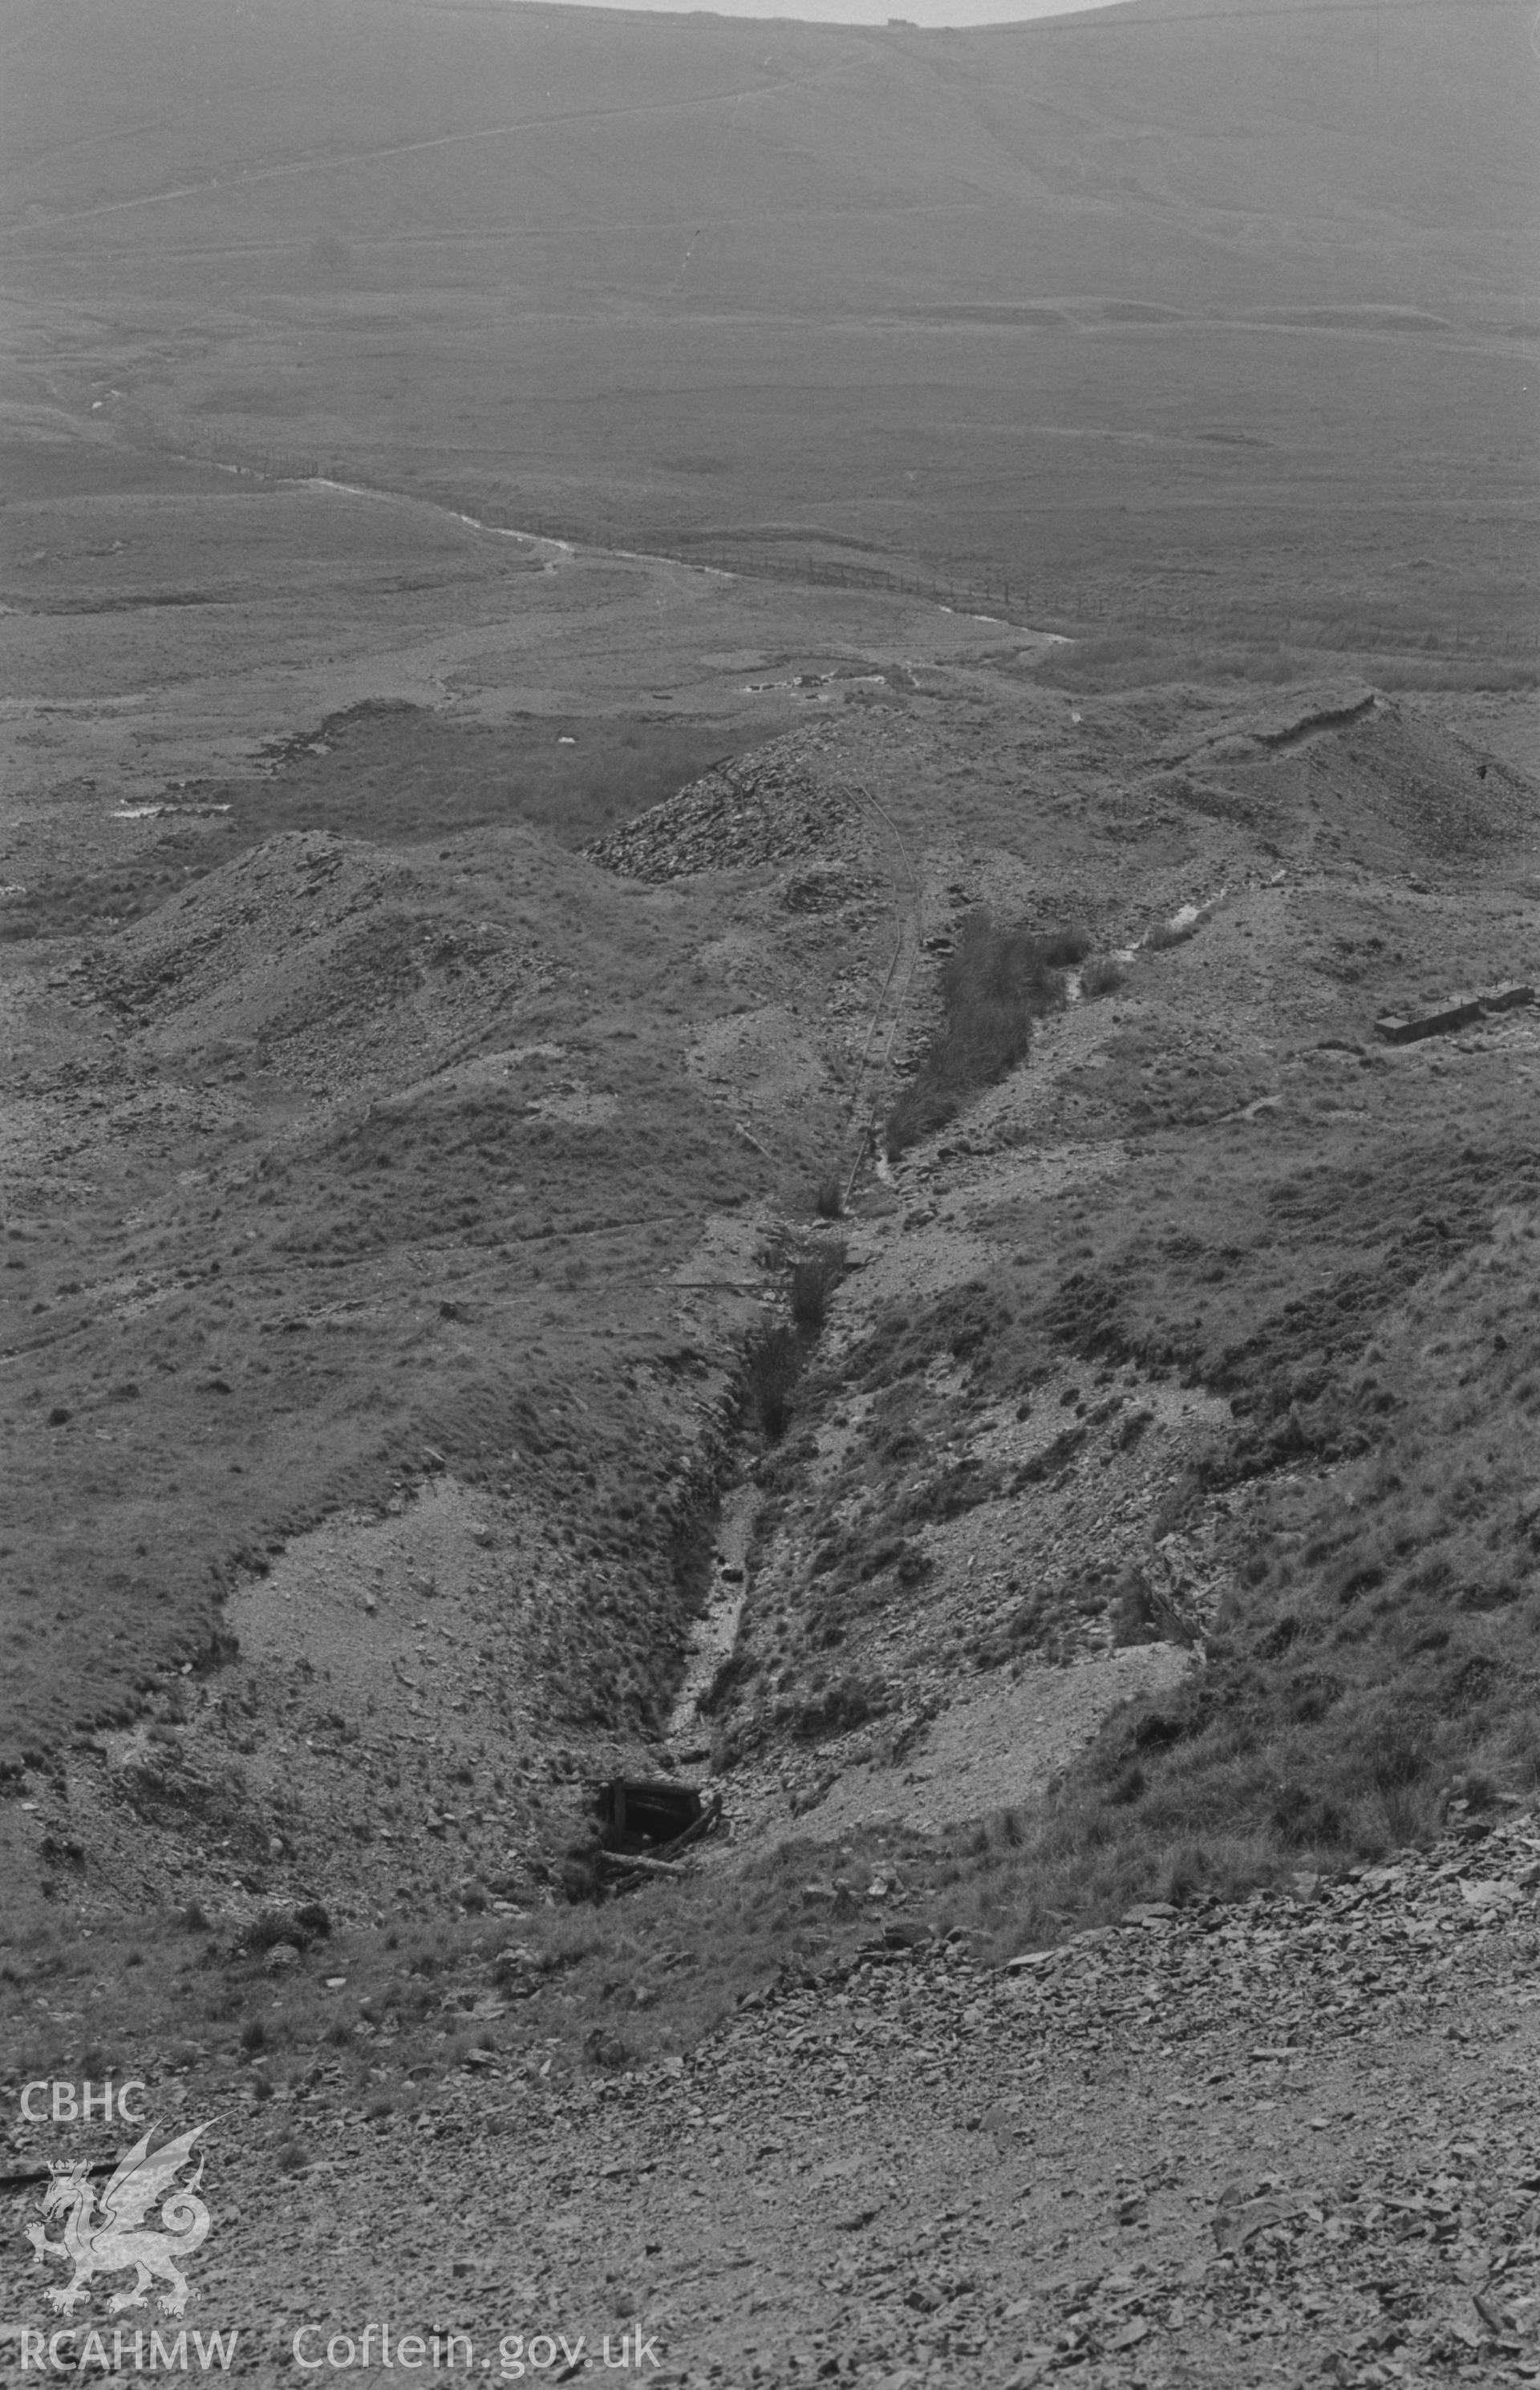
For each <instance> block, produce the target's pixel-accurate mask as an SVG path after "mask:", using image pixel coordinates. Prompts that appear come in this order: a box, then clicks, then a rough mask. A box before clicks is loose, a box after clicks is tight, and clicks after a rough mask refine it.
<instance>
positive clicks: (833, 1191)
mask: <svg viewBox="0 0 1540 2390" xmlns="http://www.w3.org/2000/svg"><path fill="white" fill-rule="evenodd" d="M813 1208H814V1210H815V1212H816V1214H818V1217H819V1219H820V1220H837V1219H838V1218H839V1217H840V1215H841V1213H842V1212H843V1210H844V1208H845V1191H844V1189H843V1188H842V1187H841V1184H840V1181H839V1180H838V1178H820V1179H819V1181H818V1184H817V1186H816V1187H815V1189H814V1190H813Z"/></svg>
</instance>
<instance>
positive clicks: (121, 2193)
mask: <svg viewBox="0 0 1540 2390" xmlns="http://www.w3.org/2000/svg"><path fill="white" fill-rule="evenodd" d="M207 2131H208V2127H207V2125H195V2126H194V2127H193V2129H192V2131H191V2132H190V2133H181V2134H178V2136H177V2138H176V2139H175V2140H173V2141H165V2142H162V2144H161V2146H160V2148H159V2149H158V2150H155V2151H154V2152H152V2151H151V2149H150V2146H149V2145H150V2141H151V2139H152V2138H153V2133H154V2127H151V2129H150V2131H149V2132H148V2133H146V2135H145V2137H144V2139H142V2140H139V2141H135V2145H134V2147H133V2148H132V2149H131V2150H130V2151H129V2152H128V2153H127V2155H126V2156H125V2157H122V2158H121V2159H120V2160H119V2162H118V2165H117V2169H116V2171H115V2172H114V2174H113V2175H112V2176H111V2178H110V2179H109V2182H108V2184H107V2186H106V2189H105V2190H104V2191H103V2192H102V2194H101V2214H100V2215H99V2216H97V2217H93V2216H92V2213H91V2211H92V2209H93V2208H94V2207H95V2206H96V2191H94V2190H93V2188H92V2185H91V2179H90V2168H89V2166H88V2165H87V2163H86V2162H85V2161H84V2160H82V2161H81V2162H80V2163H79V2164H78V2165H56V2166H52V2167H50V2169H49V2172H50V2175H51V2177H52V2179H51V2180H50V2182H49V2184H48V2187H47V2189H46V2191H45V2192H44V2194H43V2197H42V2199H41V2201H40V2202H39V2205H40V2206H41V2207H42V2210H43V2213H44V2215H45V2216H57V2215H58V2214H59V2213H60V2211H61V2210H62V2211H63V2215H64V2228H63V2234H62V2237H61V2238H60V2239H59V2240H58V2241H50V2240H49V2238H48V2236H47V2233H46V2231H45V2229H44V2228H43V2226H42V2225H41V2224H32V2225H29V2226H28V2228H27V2238H28V2240H29V2241H30V2242H32V2251H33V2262H34V2264H36V2265H39V2266H41V2265H42V2264H43V2263H44V2262H45V2259H46V2258H49V2257H62V2258H64V2259H65V2261H66V2263H67V2264H70V2265H72V2266H73V2267H74V2269H75V2270H74V2273H73V2275H72V2276H71V2280H70V2281H68V2282H63V2283H58V2282H51V2283H50V2284H49V2286H48V2289H47V2293H46V2296H47V2298H48V2300H49V2302H50V2304H51V2305H52V2306H55V2307H56V2308H57V2309H58V2313H59V2314H60V2315H69V2314H71V2312H72V2311H73V2309H74V2308H75V2307H77V2306H79V2305H80V2303H81V2301H82V2300H83V2299H87V2298H89V2297H90V2295H91V2294H90V2290H89V2287H88V2285H89V2283H90V2281H91V2279H92V2277H93V2275H96V2274H118V2273H122V2271H123V2269H124V2268H126V2267H130V2266H132V2267H133V2268H135V2283H134V2287H133V2289H132V2290H127V2291H115V2292H114V2293H113V2294H112V2296H111V2297H110V2298H109V2301H108V2303H107V2304H108V2306H109V2309H110V2310H111V2311H112V2312H113V2313H116V2312H117V2310H118V2309H119V2308H120V2307H142V2306H147V2305H148V2301H147V2299H146V2296H145V2294H146V2292H147V2291H148V2289H149V2286H150V2283H151V2282H152V2281H161V2282H165V2283H168V2284H169V2285H170V2287H169V2288H168V2289H167V2290H166V2291H165V2292H164V2293H163V2294H161V2297H160V2306H161V2308H162V2309H163V2311H164V2312H165V2313H166V2314H167V2315H173V2316H179V2315H181V2314H182V2313H183V2312H184V2310H185V2309H186V2304H187V2299H188V2295H189V2294H188V2286H187V2278H186V2275H185V2274H184V2273H183V2272H182V2271H181V2268H180V2265H179V2263H178V2261H179V2260H180V2259H182V2258H185V2257H190V2256H191V2255H192V2253H193V2251H194V2250H195V2249H197V2248H199V2247H200V2246H201V2244H202V2242H204V2240H205V2239H206V2238H207V2236H208V2230H209V2211H208V2209H207V2208H206V2207H205V2206H204V2204H203V2202H202V2201H201V2200H200V2199H199V2197H198V2196H197V2191H198V2186H199V2183H200V2182H201V2181H202V2179H203V2152H202V2151H201V2150H200V2151H199V2153H198V2170H197V2172H196V2173H195V2174H194V2176H193V2178H192V2180H191V2181H190V2182H188V2183H184V2184H182V2185H180V2186H178V2187H177V2188H175V2189H173V2185H174V2184H175V2183H176V2178H177V2176H178V2174H179V2173H180V2172H181V2170H182V2168H183V2166H184V2165H186V2163H187V2161H188V2160H189V2158H190V2157H191V2156H192V2152H193V2143H194V2142H195V2141H196V2140H197V2139H198V2137H199V2134H200V2133H205V2132H207ZM167 2191H169V2192H170V2194H171V2195H170V2197H169V2198H167V2199H166V2201H165V2203H164V2204H163V2206H162V2207H161V2209H160V2221H161V2223H162V2224H164V2225H167V2226H169V2228H170V2229H169V2230H167V2231H164V2232H157V2231H154V2230H147V2229H146V2227H145V2218H146V2217H147V2216H148V2214H149V2211H150V2209H151V2208H152V2207H153V2206H154V2205H155V2203H156V2201H157V2200H158V2199H160V2196H161V2194H162V2192H167Z"/></svg>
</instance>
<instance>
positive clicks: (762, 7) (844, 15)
mask: <svg viewBox="0 0 1540 2390" xmlns="http://www.w3.org/2000/svg"><path fill="white" fill-rule="evenodd" d="M1113 4H1114V0H714V5H713V6H712V7H710V8H708V9H705V10H704V11H702V12H700V13H703V14H705V15H708V16H712V17H781V18H790V19H795V20H799V21H801V22H802V23H803V24H812V25H885V24H886V23H887V22H888V19H889V18H890V17H905V18H907V19H908V20H909V22H910V23H911V24H913V25H1015V24H1020V23H1021V22H1022V20H1023V19H1026V18H1028V17H1069V16H1073V15H1076V14H1080V15H1084V13H1085V10H1086V8H1087V6H1112V5H1113ZM569 5H571V6H576V7H580V8H581V7H585V6H588V7H608V8H612V7H615V6H623V7H625V8H651V9H657V10H661V12H663V13H664V14H666V15H668V16H671V17H680V16H687V15H689V14H690V13H691V9H690V5H689V0H569Z"/></svg>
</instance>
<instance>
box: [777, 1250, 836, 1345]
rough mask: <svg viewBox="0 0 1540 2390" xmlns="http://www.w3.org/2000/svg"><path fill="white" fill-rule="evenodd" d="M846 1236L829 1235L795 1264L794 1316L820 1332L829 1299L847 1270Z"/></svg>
mask: <svg viewBox="0 0 1540 2390" xmlns="http://www.w3.org/2000/svg"><path fill="white" fill-rule="evenodd" d="M845 1260H846V1247H845V1243H844V1240H843V1239H842V1238H836V1237H827V1238H824V1239H822V1240H820V1241H819V1242H818V1243H817V1244H815V1246H814V1247H813V1248H812V1250H811V1252H809V1253H803V1254H802V1257H801V1259H800V1260H798V1261H794V1262H793V1263H792V1265H791V1290H790V1291H791V1317H792V1318H793V1320H794V1321H795V1322H796V1324H797V1326H798V1327H799V1328H805V1329H806V1330H808V1331H809V1332H810V1333H811V1334H813V1335H816V1334H817V1333H818V1331H819V1330H820V1329H821V1328H822V1327H823V1324H824V1321H825V1319H826V1318H827V1317H828V1299H829V1296H830V1295H831V1294H832V1293H833V1291H834V1290H835V1288H836V1287H837V1286H838V1285H839V1283H840V1280H841V1279H842V1278H843V1276H844V1274H845Z"/></svg>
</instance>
